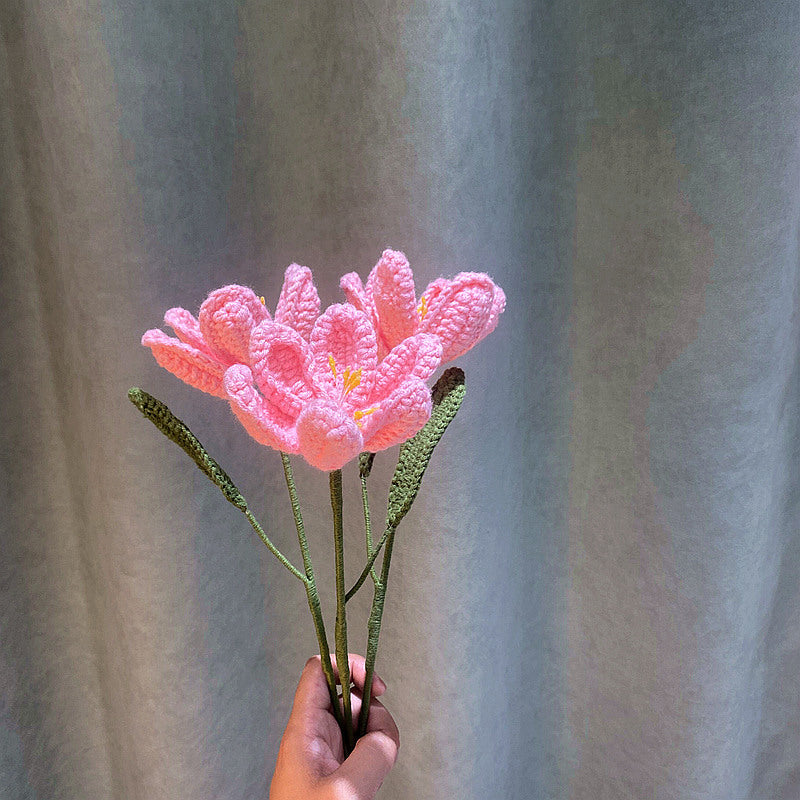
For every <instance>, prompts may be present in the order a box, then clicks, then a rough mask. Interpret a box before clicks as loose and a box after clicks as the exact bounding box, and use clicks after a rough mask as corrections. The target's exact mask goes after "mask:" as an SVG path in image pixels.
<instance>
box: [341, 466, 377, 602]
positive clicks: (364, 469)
mask: <svg viewBox="0 0 800 800" xmlns="http://www.w3.org/2000/svg"><path fill="white" fill-rule="evenodd" d="M365 455H366V456H367V458H364V456H365ZM374 458H375V453H368V454H365V453H362V454H361V459H360V469H359V471H358V472H359V476H360V478H361V504H362V505H363V506H364V529H365V530H366V534H367V558H368V559H371V563H370V564H369V565H368V567H369V574H370V575H371V576H372V582H373V583H377V582H378V576H377V575H376V574H375V568H374V566H373V564H374V563H375V558H376V557H377V553H376V554H375V556H373V555H372V519H371V518H370V513H369V492H368V490H367V478H368V477H369V473H370V471H371V469H372V461H373V459H374ZM367 465H368V466H367ZM365 579H366V576H365ZM362 583H363V581H362ZM359 586H361V584H358V585H357V586H356V587H355V589H351V590H350V591H349V592H348V593H347V595H346V596H345V602H346V601H347V600H349V599H350V597H351V596H352V595H353V594H354V593H355V592H356V591H358V587H359Z"/></svg>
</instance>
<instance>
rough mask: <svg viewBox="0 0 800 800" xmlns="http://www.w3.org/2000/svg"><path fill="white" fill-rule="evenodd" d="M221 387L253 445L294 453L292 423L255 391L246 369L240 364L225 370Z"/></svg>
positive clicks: (249, 373) (247, 368)
mask: <svg viewBox="0 0 800 800" xmlns="http://www.w3.org/2000/svg"><path fill="white" fill-rule="evenodd" d="M224 387H225V392H226V395H225V396H226V398H227V399H228V400H229V401H230V404H231V409H232V410H233V413H234V414H236V416H237V418H238V419H239V422H241V423H242V425H243V426H244V429H245V430H246V431H247V432H248V433H249V434H250V435H251V436H252V437H253V438H254V439H255V440H256V441H257V442H259V443H260V444H265V445H267V447H272V448H274V449H275V450H283V452H285V453H297V452H298V447H297V434H296V433H295V430H294V420H293V419H291V417H289V416H288V415H286V414H284V413H283V412H282V411H281V409H280V408H278V407H277V406H275V405H273V404H272V403H270V402H269V401H268V400H266V399H265V398H263V397H262V396H261V395H260V394H259V393H258V391H256V388H255V386H253V373H252V372H251V371H250V368H249V367H246V366H245V365H244V364H234V365H233V366H232V367H229V368H228V369H227V370H226V372H225V377H224Z"/></svg>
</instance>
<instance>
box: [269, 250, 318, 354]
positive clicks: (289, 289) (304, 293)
mask: <svg viewBox="0 0 800 800" xmlns="http://www.w3.org/2000/svg"><path fill="white" fill-rule="evenodd" d="M318 316H319V294H317V287H316V286H314V279H313V277H312V275H311V270H310V269H309V268H308V267H301V266H300V265H299V264H290V265H289V266H288V267H287V268H286V276H285V277H284V280H283V288H282V289H281V296H280V298H279V299H278V306H277V308H276V309H275V322H280V323H281V325H288V326H289V327H290V328H294V329H295V330H296V331H297V332H298V333H299V334H300V335H301V336H302V337H303V338H304V339H306V340H308V337H309V336H310V335H311V329H312V328H313V327H314V323H315V322H316V321H317V317H318Z"/></svg>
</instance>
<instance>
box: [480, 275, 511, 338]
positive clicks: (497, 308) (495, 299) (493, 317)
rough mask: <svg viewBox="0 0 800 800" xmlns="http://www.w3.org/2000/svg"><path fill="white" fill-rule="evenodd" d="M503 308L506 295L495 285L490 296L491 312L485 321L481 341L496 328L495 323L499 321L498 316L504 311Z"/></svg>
mask: <svg viewBox="0 0 800 800" xmlns="http://www.w3.org/2000/svg"><path fill="white" fill-rule="evenodd" d="M505 308H506V294H505V292H504V291H503V290H502V289H501V288H500V287H499V286H498V285H497V284H495V287H494V295H493V296H492V308H491V311H489V319H487V320H486V325H485V326H484V329H483V333H482V334H481V339H483V337H484V336H488V335H489V334H490V333H491V332H492V331H493V330H494V329H495V328H496V327H497V322H498V320H499V319H500V315H501V314H502V313H503V311H505Z"/></svg>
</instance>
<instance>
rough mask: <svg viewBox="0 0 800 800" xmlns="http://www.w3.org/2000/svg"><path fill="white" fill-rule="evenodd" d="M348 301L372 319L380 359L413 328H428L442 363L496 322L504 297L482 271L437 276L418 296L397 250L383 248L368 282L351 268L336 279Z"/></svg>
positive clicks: (471, 344) (415, 330)
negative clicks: (438, 349)
mask: <svg viewBox="0 0 800 800" xmlns="http://www.w3.org/2000/svg"><path fill="white" fill-rule="evenodd" d="M339 285H340V286H341V288H342V290H343V291H344V293H345V295H346V297H347V299H348V301H349V302H350V303H352V304H353V305H354V306H355V307H356V308H358V309H360V310H362V311H364V312H365V313H366V314H368V315H369V317H370V319H371V320H372V324H373V327H374V328H375V332H376V335H377V339H378V350H379V354H380V356H381V358H382V357H383V355H384V354H385V353H386V352H388V351H389V350H391V349H392V348H393V347H395V346H396V345H397V343H398V342H401V341H402V340H403V339H404V338H406V337H408V336H412V335H413V334H415V333H429V334H433V335H435V336H437V337H438V338H439V340H440V341H441V343H442V364H446V363H447V362H448V361H452V360H453V359H455V358H458V357H459V356H461V355H463V354H464V353H466V352H467V351H468V350H470V349H472V348H473V347H474V346H475V345H476V344H477V343H478V342H479V341H480V340H481V339H483V338H484V337H485V336H487V335H488V334H490V333H491V332H492V331H493V330H494V329H495V328H496V327H497V321H498V319H499V317H500V314H502V313H503V310H504V309H505V306H506V296H505V293H504V292H503V290H502V289H501V288H500V287H499V286H497V285H496V284H495V283H494V281H492V279H491V278H490V277H489V276H488V275H485V274H484V273H482V272H459V273H458V275H456V276H455V278H453V279H447V278H437V279H436V280H435V281H432V282H431V283H430V284H428V287H427V288H426V289H425V291H424V292H423V293H422V294H421V295H420V297H419V300H417V297H416V292H415V289H414V274H413V272H412V271H411V266H410V265H409V263H408V259H407V258H406V257H405V255H404V254H403V253H401V252H400V251H399V250H388V249H387V250H384V251H383V254H382V255H381V257H380V259H379V260H378V263H377V264H376V265H375V266H374V267H373V268H372V272H370V274H369V277H368V278H367V283H366V285H363V284H362V283H361V278H359V276H358V274H357V273H355V272H349V273H348V274H347V275H343V276H342V279H341V281H340V284H339Z"/></svg>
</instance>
